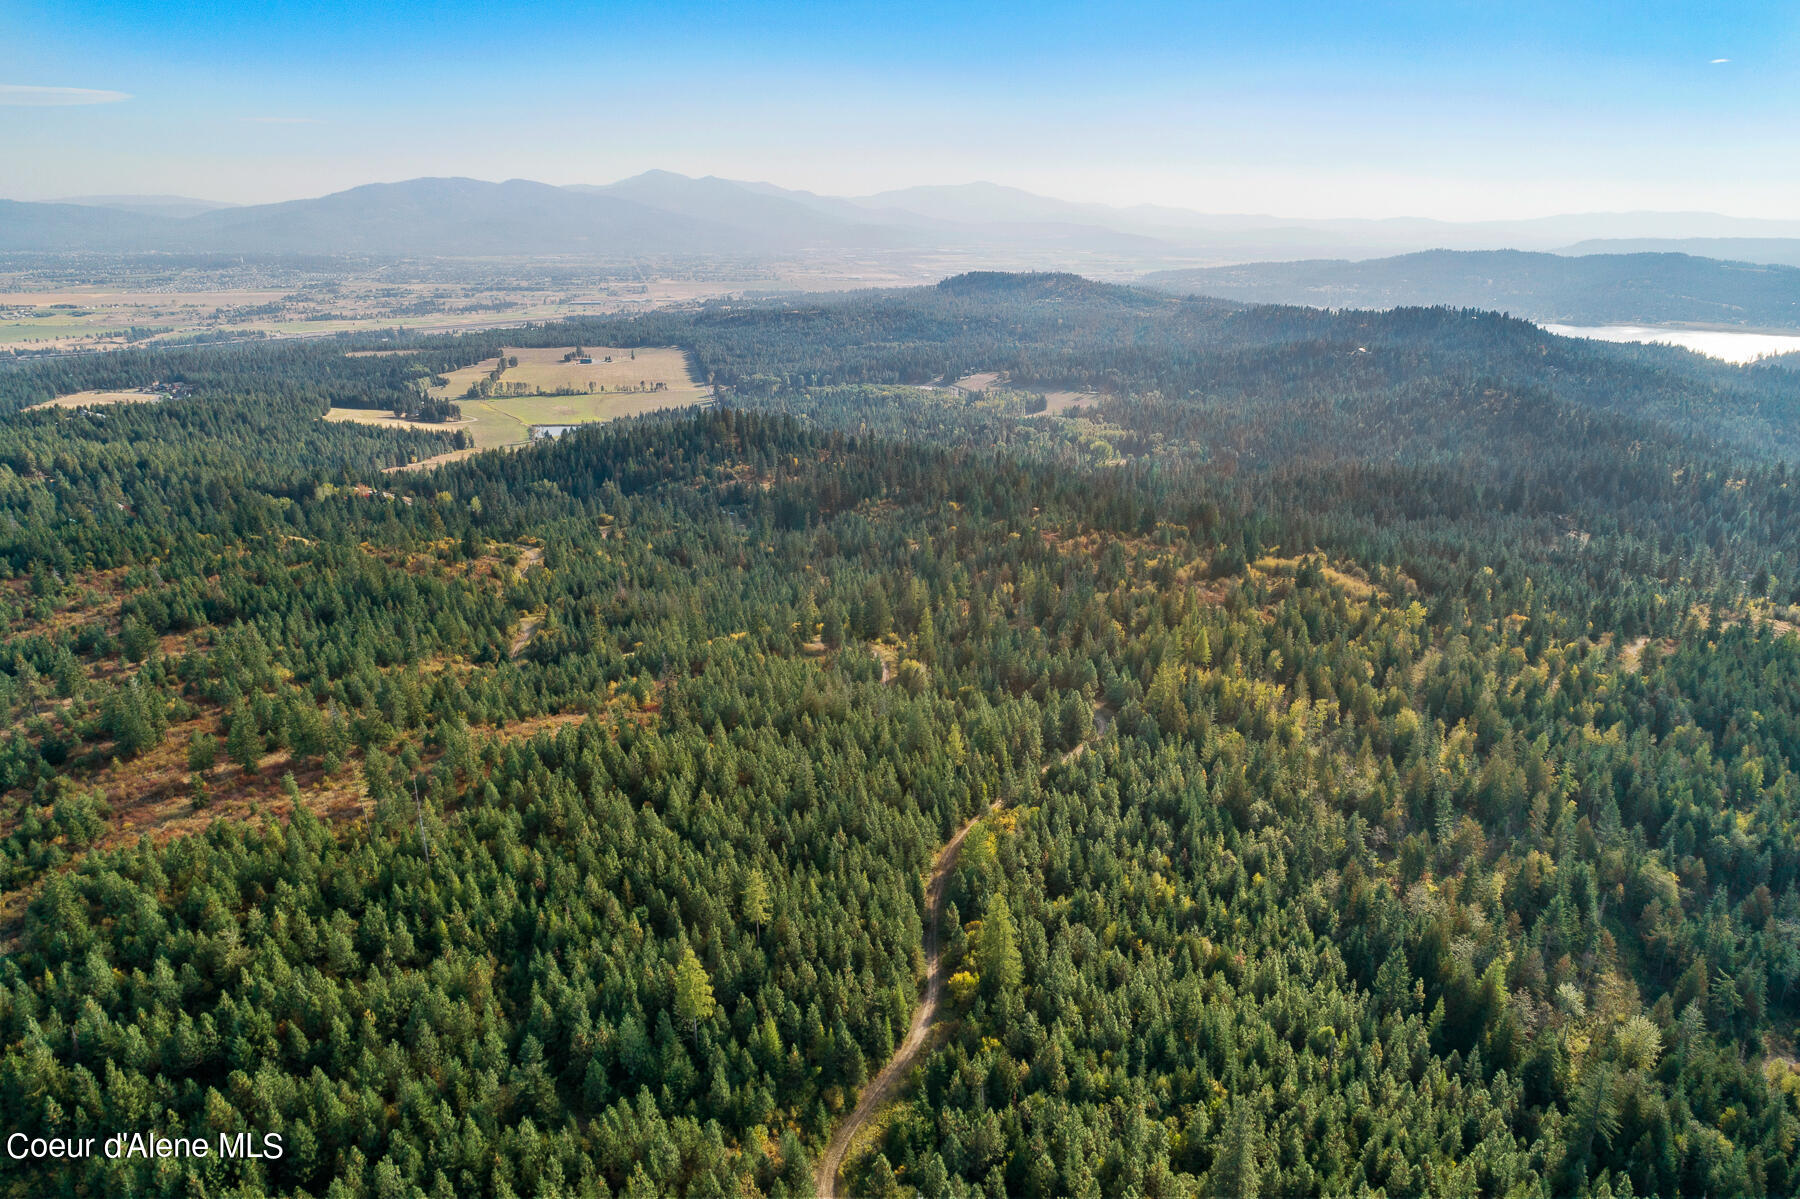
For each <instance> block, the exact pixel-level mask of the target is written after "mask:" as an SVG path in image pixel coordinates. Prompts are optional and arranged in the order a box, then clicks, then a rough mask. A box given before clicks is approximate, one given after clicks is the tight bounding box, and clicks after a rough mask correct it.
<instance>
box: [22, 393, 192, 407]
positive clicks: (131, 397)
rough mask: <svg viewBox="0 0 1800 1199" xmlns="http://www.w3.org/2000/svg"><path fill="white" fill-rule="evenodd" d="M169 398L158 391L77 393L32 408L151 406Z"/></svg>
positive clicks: (46, 401)
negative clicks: (111, 405)
mask: <svg viewBox="0 0 1800 1199" xmlns="http://www.w3.org/2000/svg"><path fill="white" fill-rule="evenodd" d="M168 398H169V397H168V395H167V394H166V393H163V392H157V391H77V392H73V393H71V394H69V395H66V396H57V397H56V398H55V399H54V400H45V401H44V402H43V403H41V404H33V405H31V407H33V408H97V407H100V406H102V405H105V404H151V403H155V402H156V401H157V400H166V399H168Z"/></svg>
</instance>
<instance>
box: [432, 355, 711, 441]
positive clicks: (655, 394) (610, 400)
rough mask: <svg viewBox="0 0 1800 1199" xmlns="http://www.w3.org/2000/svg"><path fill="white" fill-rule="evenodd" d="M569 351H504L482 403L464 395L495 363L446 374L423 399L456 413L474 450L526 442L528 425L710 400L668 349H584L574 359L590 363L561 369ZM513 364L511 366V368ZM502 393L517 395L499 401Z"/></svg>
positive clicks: (628, 413) (682, 359) (681, 360)
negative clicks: (503, 363)
mask: <svg viewBox="0 0 1800 1199" xmlns="http://www.w3.org/2000/svg"><path fill="white" fill-rule="evenodd" d="M574 348H575V347H573V346H565V347H552V348H549V349H512V348H509V349H507V351H506V358H507V361H508V366H507V367H506V369H505V370H504V371H502V372H501V374H500V377H499V379H498V380H496V381H494V382H493V383H492V384H490V385H489V386H490V389H491V390H492V391H493V392H494V394H492V395H491V396H490V397H489V398H485V399H481V398H468V392H469V389H470V388H471V387H478V388H479V387H480V386H481V385H482V384H483V383H486V382H488V380H489V376H490V375H491V374H492V373H493V370H494V367H495V366H496V365H497V363H498V361H499V360H498V359H497V358H489V359H487V360H486V361H484V362H478V363H476V364H475V365H474V366H469V367H464V368H463V369H462V370H459V371H454V372H452V373H451V374H449V375H447V376H445V377H446V378H447V379H448V383H447V384H446V385H445V386H443V387H438V388H433V389H432V392H431V394H432V395H433V396H434V397H436V398H438V399H447V400H451V401H454V402H455V403H456V404H457V405H459V406H460V407H461V408H462V412H463V417H464V419H465V421H466V422H467V424H466V425H465V427H466V428H468V430H469V432H470V434H471V435H472V436H473V437H474V438H475V444H476V446H477V447H478V448H480V449H488V448H491V447H493V446H501V445H510V444H513V443H515V442H520V441H525V440H528V439H529V438H530V436H531V426H533V425H585V424H592V423H594V422H596V421H608V420H617V419H618V418H620V417H625V416H641V415H643V414H644V413H647V412H660V411H663V410H666V409H669V408H682V407H686V406H688V405H691V404H699V403H703V402H705V401H706V400H707V399H709V398H710V395H711V391H710V389H709V388H707V387H706V385H705V384H702V383H700V382H698V381H697V380H695V379H694V377H693V374H692V371H691V369H690V368H689V366H688V360H687V355H686V354H685V353H683V352H682V351H681V350H679V349H676V348H674V347H672V346H659V347H653V348H648V349H645V348H639V349H637V350H628V349H614V348H610V347H584V348H585V349H586V350H587V351H588V352H587V353H586V354H584V355H582V356H583V357H591V358H592V359H593V361H592V363H589V364H583V363H580V362H577V361H569V362H565V361H564V360H563V359H564V358H565V356H567V355H568V354H569V353H570V352H571V351H572V350H573V349H574ZM634 354H635V355H636V356H635V357H633V355H634ZM609 357H610V358H611V359H612V361H611V362H608V361H607V359H608V358H609ZM515 358H516V359H517V360H518V365H517V366H513V365H511V362H512V360H513V359H515ZM503 387H504V388H516V389H518V392H519V393H518V394H511V395H508V394H503V393H502V391H501V389H502V388H503ZM590 388H591V389H592V390H589V389H590ZM559 391H560V392H564V393H566V394H561V395H559V394H556V393H557V392H559Z"/></svg>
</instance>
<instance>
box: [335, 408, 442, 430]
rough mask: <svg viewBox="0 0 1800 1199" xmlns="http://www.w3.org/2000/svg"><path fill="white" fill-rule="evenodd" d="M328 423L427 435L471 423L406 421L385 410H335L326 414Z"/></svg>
mask: <svg viewBox="0 0 1800 1199" xmlns="http://www.w3.org/2000/svg"><path fill="white" fill-rule="evenodd" d="M325 419H326V420H328V421H333V422H337V421H355V422H356V423H357V424H359V425H378V426H380V427H381V428H384V429H424V430H425V431H426V432H427V433H448V432H452V431H453V430H456V429H461V428H466V427H467V426H468V425H469V423H470V422H469V421H467V420H460V421H430V420H406V419H404V418H402V417H397V416H395V415H394V414H393V413H391V412H389V411H387V410H386V409H384V408H333V409H332V410H331V411H329V412H327V413H326V414H325Z"/></svg>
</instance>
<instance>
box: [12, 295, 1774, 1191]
mask: <svg viewBox="0 0 1800 1199" xmlns="http://www.w3.org/2000/svg"><path fill="white" fill-rule="evenodd" d="M501 337H504V338H505V344H507V345H514V346H520V345H523V346H531V345H547V346H568V345H572V344H590V345H591V344H599V345H615V346H667V345H676V346H680V347H682V348H683V349H684V350H686V351H687V352H688V354H689V355H690V356H691V357H692V360H693V361H694V363H695V365H696V368H697V370H698V372H699V374H700V377H701V378H704V379H707V380H708V381H710V382H713V383H716V384H718V385H719V386H720V387H721V389H722V396H723V402H722V403H721V405H720V406H719V407H718V408H716V409H710V410H706V411H693V412H680V413H672V414H659V415H656V416H653V417H645V418H640V419H636V420H628V421H618V422H614V423H611V424H607V425H597V426H589V427H583V428H581V429H578V430H576V431H574V432H571V433H568V434H566V435H564V436H563V437H561V438H559V439H557V440H554V441H540V442H534V443H532V444H530V445H528V446H525V447H522V448H519V449H517V450H513V451H505V452H487V453H482V454H478V455H475V456H472V457H468V458H465V459H462V460H461V461H457V462H452V463H449V464H447V465H444V466H442V467H439V468H437V469H435V470H430V471H422V472H396V473H388V472H385V469H384V468H388V467H395V466H400V465H403V464H407V463H410V462H413V461H416V460H418V459H420V458H424V457H427V456H430V455H433V454H437V453H441V452H443V451H444V450H447V449H450V448H453V447H455V446H456V445H457V444H458V439H459V436H460V435H459V434H458V433H457V432H456V431H455V430H454V428H453V427H451V428H447V429H446V430H445V431H443V432H438V431H435V430H431V429H409V428H394V429H385V428H376V427H373V426H368V425H358V424H351V423H333V422H326V421H323V420H321V419H319V418H320V416H321V415H322V414H323V413H324V411H325V410H326V409H327V408H328V407H331V406H340V407H341V406H361V407H379V408H394V409H395V410H397V411H398V410H405V406H406V404H407V403H408V401H409V397H416V396H417V395H418V394H419V386H418V385H419V382H420V381H421V380H424V379H428V378H430V377H431V376H433V375H438V374H442V373H444V372H447V371H450V370H454V369H456V368H459V367H462V366H466V365H469V364H470V363H473V362H478V361H482V360H483V359H485V358H487V357H491V356H492V355H493V354H494V353H495V352H496V351H497V348H498V346H499V345H500V341H499V339H500V338H501ZM372 349H384V350H397V351H401V352H400V353H393V354H379V355H376V354H366V353H363V352H362V351H367V350H372ZM977 372H989V373H992V374H993V375H994V376H995V379H996V381H995V382H994V383H993V384H991V385H989V386H986V387H983V388H981V389H980V390H959V389H956V388H954V387H953V386H951V384H952V383H954V381H955V380H957V379H961V378H964V377H966V376H969V375H972V374H975V373H977ZM154 380H162V381H171V382H181V383H185V384H187V385H188V388H189V389H190V390H186V391H184V393H183V395H182V396H181V398H177V399H171V400H167V401H164V402H161V403H155V404H137V405H124V406H117V407H109V408H105V409H32V410H29V411H27V410H26V409H27V407H28V406H29V405H31V404H34V403H39V402H41V401H43V400H46V399H50V398H54V397H55V396H58V395H66V394H70V393H73V392H77V391H81V390H86V389H99V388H109V387H124V386H134V387H135V386H143V385H146V384H148V383H149V382H151V381H154ZM1063 390H1068V391H1072V392H1078V393H1080V394H1081V395H1082V396H1083V397H1084V398H1083V401H1082V403H1081V404H1080V405H1079V406H1078V407H1076V408H1073V409H1069V410H1066V411H1062V412H1058V413H1051V412H1049V411H1046V409H1045V407H1044V403H1043V401H1044V394H1045V393H1046V392H1049V391H1063ZM1797 403H1800V373H1796V372H1791V371H1787V370H1784V369H1780V368H1777V367H1754V366H1753V367H1727V366H1724V365H1722V364H1718V363H1713V362H1710V361H1707V360H1703V359H1700V358H1698V357H1696V356H1694V355H1689V354H1685V353H1683V352H1680V351H1674V350H1668V349H1664V348H1662V347H1649V346H1600V345H1594V344H1591V343H1580V342H1570V341H1566V340H1562V339H1557V338H1553V337H1550V336H1549V335H1547V334H1544V333H1542V332H1541V331H1539V330H1537V329H1536V328H1535V327H1534V326H1531V325H1529V324H1526V323H1524V322H1521V321H1515V320H1511V319H1509V318H1505V317H1501V316H1498V315H1496V314H1493V313H1483V312H1476V311H1472V310H1454V309H1402V310H1397V311H1394V312H1389V313H1367V312H1344V313H1324V312H1317V311H1311V310H1305V309H1298V308H1272V307H1256V306H1246V305H1239V304H1232V303H1225V302H1221V301H1206V300H1177V299H1172V298H1169V297H1166V296H1158V295H1153V294H1150V293H1146V292H1139V291H1134V290H1130V289H1122V288H1115V287H1110V286H1106V285H1100V284H1094V283H1090V282H1088V281H1086V280H1081V279H1078V278H1076V277H1074V276H1005V275H974V276H962V277H958V278H955V279H951V280H947V281H946V282H945V283H944V284H943V285H940V286H938V287H933V288H924V289H911V290H903V291H894V292H866V293H851V294H848V295H840V296H830V297H826V296H819V297H803V298H799V299H796V298H794V297H777V298H773V299H768V300H745V301H732V302H710V303H706V304H697V305H693V306H689V307H684V308H674V309H669V310H664V311H657V312H651V313H646V314H643V315H641V316H637V317H632V318H629V319H627V318H595V319H591V320H583V321H577V322H569V323H560V324H556V325H549V326H542V327H535V328H527V329H509V330H507V331H505V333H504V334H499V333H496V334H492V335H488V334H465V335H462V336H457V337H441V336H437V337H422V336H413V335H403V334H395V335H382V336H373V335H370V336H359V337H357V338H344V339H319V340H314V341H273V340H271V341H263V342H251V343H245V344H239V345H218V346H197V347H182V348H179V349H156V348H143V349H127V350H122V351H119V352H117V353H111V354H106V355H87V356H80V357H71V358H63V359H48V358H46V359H32V360H21V361H18V362H14V363H3V364H0V411H3V412H4V413H5V415H4V416H3V417H0V621H4V623H5V641H4V645H3V647H0V706H3V708H4V711H5V714H6V729H5V732H4V735H3V737H0V890H3V894H0V939H3V940H4V945H3V946H0V949H3V957H0V1041H3V1043H4V1048H3V1049H0V1125H4V1127H5V1129H6V1131H7V1132H8V1133H11V1132H15V1131H16V1132H24V1133H27V1134H29V1135H32V1136H46V1137H47V1136H65V1137H68V1136H104V1135H108V1134H110V1133H112V1132H115V1131H121V1130H126V1131H136V1130H142V1131H146V1132H151V1131H154V1132H156V1133H158V1134H160V1135H164V1136H202V1137H206V1138H209V1139H213V1140H216V1139H217V1137H218V1136H219V1135H221V1134H224V1135H236V1134H238V1133H244V1132H248V1133H253V1134H256V1135H257V1136H261V1135H263V1134H265V1133H279V1134H281V1135H282V1137H283V1141H284V1144H285V1151H284V1153H283V1154H282V1156H281V1157H280V1158H278V1159H272V1160H255V1159H244V1158H235V1159H230V1158H219V1157H212V1158H207V1159H161V1160H143V1159H137V1160H108V1159H105V1158H104V1157H97V1158H94V1159H89V1160H79V1161H72V1162H63V1163H48V1162H20V1161H14V1160H10V1159H5V1158H0V1191H3V1192H4V1193H5V1194H8V1195H17V1196H32V1197H34V1199H36V1197H38V1196H42V1195H46V1194H57V1195H71V1196H79V1195H146V1196H155V1195H169V1196H177V1195H191V1194H206V1195H221V1196H261V1195H282V1196H296V1197H299V1196H318V1197H326V1196H329V1197H331V1199H346V1197H353V1196H354V1197H362V1196H370V1197H379V1199H390V1197H392V1199H399V1197H411V1196H429V1197H431V1199H440V1197H450V1196H463V1195H496V1196H520V1197H533V1196H543V1197H546V1199H552V1197H565V1196H566V1197H570V1199H573V1197H577V1196H579V1197H582V1199H589V1197H611V1196H630V1197H632V1199H647V1197H651V1196H709V1197H710V1196H744V1197H765V1199H775V1197H777V1196H783V1197H787V1199H798V1197H801V1196H811V1195H814V1194H816V1193H817V1192H818V1189H819V1181H820V1180H819V1178H818V1177H817V1164H818V1162H819V1161H820V1160H821V1157H822V1155H823V1153H824V1151H825V1148H826V1146H827V1144H828V1143H829V1142H830V1140H831V1137H832V1135H833V1132H834V1131H835V1130H836V1129H838V1128H840V1127H841V1126H842V1124H843V1122H844V1121H845V1119H846V1116H847V1114H848V1113H849V1112H850V1111H851V1110H852V1108H853V1107H854V1106H855V1103H856V1100H857V1097H858V1095H859V1094H860V1093H861V1092H862V1090H863V1089H864V1088H865V1086H866V1085H867V1084H868V1083H869V1082H870V1080H871V1079H872V1078H873V1077H874V1075H875V1074H876V1073H877V1072H878V1071H879V1070H880V1068H881V1066H882V1064H883V1063H884V1062H886V1061H888V1060H889V1058H890V1057H891V1056H892V1055H893V1053H894V1051H895V1049H896V1047H897V1046H898V1045H899V1044H900V1043H901V1041H902V1039H903V1038H904V1036H905V1034H906V1031H907V1028H908V1024H909V1021H910V1019H911V1016H912V1012H913V1010H914V1008H915V1006H916V1005H917V1004H918V1003H919V1002H920V997H921V990H920V983H921V979H922V974H923V972H924V969H925V966H926V961H927V955H928V946H929V945H930V944H933V943H934V942H933V941H932V938H931V937H929V936H928V928H927V926H928V924H929V923H931V921H932V917H933V910H932V908H931V904H930V900H929V896H928V892H927V886H926V882H927V871H928V870H929V869H930V868H931V864H932V862H933V861H934V859H935V857H936V855H937V854H938V852H939V850H940V847H942V846H944V845H945V844H946V842H948V841H949V840H950V839H951V838H952V837H954V836H956V835H957V834H958V833H959V832H960V831H962V830H965V829H966V830H967V832H966V833H964V837H963V840H962V842H961V849H960V852H959V854H958V855H957V856H956V858H955V865H954V869H953V871H952V873H951V875H950V878H949V884H948V888H947V893H946V900H947V902H946V903H945V906H944V910H943V913H942V919H941V922H939V923H938V924H937V925H936V927H935V933H936V941H935V944H937V945H938V946H939V947H940V948H941V953H942V955H943V957H944V960H945V961H946V962H947V963H948V967H947V968H948V970H949V982H948V987H947V997H946V999H945V1007H944V1009H943V1010H942V1011H941V1013H940V1015H941V1018H940V1019H939V1021H938V1022H937V1023H936V1025H935V1026H934V1027H933V1029H932V1030H931V1033H930V1039H929V1041H928V1043H927V1048H926V1051H925V1052H924V1053H923V1055H922V1057H921V1059H920V1065H919V1066H918V1067H917V1068H916V1070H914V1071H912V1072H911V1074H910V1075H909V1077H908V1078H907V1079H906V1080H905V1086H904V1087H903V1088H902V1090H901V1091H900V1093H899V1094H898V1096H897V1097H896V1098H895V1099H894V1101H893V1102H892V1103H891V1104H889V1105H887V1106H886V1107H885V1108H884V1109H883V1111H882V1113H881V1115H880V1118H879V1119H878V1120H877V1121H875V1122H874V1123H873V1124H872V1125H871V1126H870V1127H869V1128H868V1130H867V1135H866V1136H865V1137H864V1138H862V1139H861V1140H860V1141H859V1142H858V1143H857V1144H856V1145H855V1146H854V1151H853V1152H852V1153H851V1155H850V1156H849V1158H848V1159H847V1161H846V1164H845V1168H844V1173H843V1175H842V1178H841V1183H840V1185H839V1187H838V1190H837V1193H839V1194H845V1195H855V1196H871V1197H877V1199H896V1197H904V1199H910V1197H912V1196H922V1197H925V1199H944V1197H951V1199H975V1197H978V1196H980V1197H1000V1196H1030V1197H1033V1199H1052V1197H1071V1199H1113V1197H1116V1196H1120V1197H1122V1196H1136V1197H1140V1199H1202V1197H1205V1199H1211V1197H1215V1196H1287V1195H1340V1194H1368V1195H1377V1194H1379V1195H1386V1196H1395V1197H1397V1196H1403V1195H1422V1194H1432V1195H1440V1194H1441V1195H1458V1196H1464V1195H1466V1196H1476V1195H1482V1196H1489V1195H1491V1196H1510V1197H1518V1199H1525V1197H1550V1196H1564V1195H1593V1196H1608V1197H1612V1199H1620V1197H1623V1196H1627V1195H1636V1196H1648V1195H1692V1196H1703V1195H1704V1196H1720V1195H1757V1196H1767V1195H1787V1194H1794V1193H1796V1192H1797V1191H1800V1165H1797V1162H1800V1150H1797V1148H1796V1145H1797V1142H1800V1062H1797V1061H1796V1050H1795V1037H1796V1033H1797V1025H1800V838H1797V836H1796V830H1797V829H1800V688H1796V686H1795V679H1796V677H1800V676H1797V674H1796V669H1797V667H1800V637H1797V636H1796V632H1795V625H1796V623H1797V622H1800V545H1796V544H1795V539H1796V532H1795V529H1796V517H1797V516H1800V511H1796V509H1797V508H1800V498H1797V497H1796V494H1795V492H1796V487H1795V486H1794V479H1793V477H1792V476H1793V470H1794V463H1793V459H1794V458H1795V456H1796V454H1800V410H1797Z"/></svg>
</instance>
